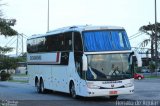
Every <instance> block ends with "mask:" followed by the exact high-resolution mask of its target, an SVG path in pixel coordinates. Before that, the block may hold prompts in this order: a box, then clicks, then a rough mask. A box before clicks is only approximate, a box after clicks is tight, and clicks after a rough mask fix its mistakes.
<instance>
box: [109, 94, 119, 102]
mask: <svg viewBox="0 0 160 106" xmlns="http://www.w3.org/2000/svg"><path fill="white" fill-rule="evenodd" d="M109 98H110V100H113V101H115V100H117V98H118V95H114V96H110V97H109Z"/></svg>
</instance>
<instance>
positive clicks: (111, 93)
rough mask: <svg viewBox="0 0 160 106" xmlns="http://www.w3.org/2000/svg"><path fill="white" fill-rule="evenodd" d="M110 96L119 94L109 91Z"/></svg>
mask: <svg viewBox="0 0 160 106" xmlns="http://www.w3.org/2000/svg"><path fill="white" fill-rule="evenodd" d="M109 94H110V95H116V94H118V92H117V91H109Z"/></svg>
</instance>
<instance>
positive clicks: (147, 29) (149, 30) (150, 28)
mask: <svg viewBox="0 0 160 106" xmlns="http://www.w3.org/2000/svg"><path fill="white" fill-rule="evenodd" d="M139 30H140V31H141V32H144V33H145V34H147V35H149V36H150V38H149V39H144V41H143V42H142V43H141V46H142V47H145V46H147V45H148V44H149V43H151V58H152V59H154V56H155V24H149V25H144V26H141V27H140V28H139ZM157 32H158V33H157V44H158V45H157V46H158V49H160V23H157Z"/></svg>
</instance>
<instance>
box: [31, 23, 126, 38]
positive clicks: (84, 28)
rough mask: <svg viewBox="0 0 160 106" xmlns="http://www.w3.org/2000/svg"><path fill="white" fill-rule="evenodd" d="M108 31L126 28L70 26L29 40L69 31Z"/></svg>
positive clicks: (34, 36)
mask: <svg viewBox="0 0 160 106" xmlns="http://www.w3.org/2000/svg"><path fill="white" fill-rule="evenodd" d="M107 29H108V30H109V29H124V28H123V27H119V26H92V25H83V26H69V27H62V28H58V29H56V30H52V31H48V32H46V33H45V34H35V35H32V36H31V37H29V38H28V39H32V38H37V37H41V36H47V35H52V34H58V33H64V32H69V31H78V32H82V31H87V30H88V31H89V30H107Z"/></svg>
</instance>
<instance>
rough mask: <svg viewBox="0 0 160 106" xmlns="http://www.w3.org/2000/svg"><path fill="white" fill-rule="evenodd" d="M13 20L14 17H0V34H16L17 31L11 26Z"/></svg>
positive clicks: (13, 23)
mask: <svg viewBox="0 0 160 106" xmlns="http://www.w3.org/2000/svg"><path fill="white" fill-rule="evenodd" d="M15 22H16V20H15V19H2V18H0V32H1V35H4V36H14V35H17V34H18V32H17V31H16V30H14V29H13V28H12V27H11V26H14V25H15Z"/></svg>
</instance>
